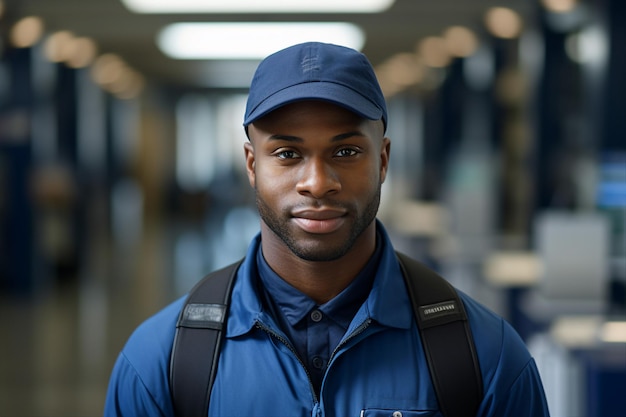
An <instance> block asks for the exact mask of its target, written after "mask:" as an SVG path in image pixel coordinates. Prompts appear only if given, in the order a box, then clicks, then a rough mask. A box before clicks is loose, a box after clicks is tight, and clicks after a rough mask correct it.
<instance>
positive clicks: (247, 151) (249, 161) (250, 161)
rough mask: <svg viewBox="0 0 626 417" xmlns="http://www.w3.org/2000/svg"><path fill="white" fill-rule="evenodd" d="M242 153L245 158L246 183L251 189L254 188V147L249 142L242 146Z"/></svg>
mask: <svg viewBox="0 0 626 417" xmlns="http://www.w3.org/2000/svg"><path fill="white" fill-rule="evenodd" d="M243 151H244V155H245V158H246V173H247V174H248V182H249V183H250V186H251V187H252V188H256V172H255V165H256V162H255V159H254V146H253V145H252V143H250V142H245V143H244V144H243Z"/></svg>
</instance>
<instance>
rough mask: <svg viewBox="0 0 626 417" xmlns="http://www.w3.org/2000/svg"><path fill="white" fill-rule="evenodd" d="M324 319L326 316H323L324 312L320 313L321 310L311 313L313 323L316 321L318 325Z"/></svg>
mask: <svg viewBox="0 0 626 417" xmlns="http://www.w3.org/2000/svg"><path fill="white" fill-rule="evenodd" d="M323 317H324V316H323V314H322V312H321V311H319V310H313V311H312V312H311V320H313V321H314V322H316V323H318V322H320V321H322V318H323Z"/></svg>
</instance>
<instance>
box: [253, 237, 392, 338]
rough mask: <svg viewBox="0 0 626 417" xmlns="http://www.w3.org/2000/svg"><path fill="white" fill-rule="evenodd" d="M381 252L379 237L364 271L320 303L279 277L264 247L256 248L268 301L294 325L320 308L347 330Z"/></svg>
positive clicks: (374, 270)
mask: <svg viewBox="0 0 626 417" xmlns="http://www.w3.org/2000/svg"><path fill="white" fill-rule="evenodd" d="M381 252H382V250H381V244H380V239H379V238H377V239H376V249H375V251H374V255H373V256H372V257H371V258H370V259H369V261H368V262H367V264H366V265H365V267H364V268H363V269H362V270H361V272H359V274H358V275H357V276H356V278H355V279H354V280H353V281H352V282H351V283H350V285H348V287H346V288H345V289H344V290H343V291H342V292H341V293H339V294H338V295H337V296H336V297H334V298H333V299H332V300H330V301H328V302H326V303H325V304H323V305H321V306H318V305H317V304H316V303H315V301H314V300H312V299H311V298H310V297H309V296H307V295H306V294H304V293H302V292H301V291H300V290H298V289H296V288H295V287H293V286H292V285H291V284H289V283H288V282H287V281H285V280H284V279H282V278H281V277H280V276H278V274H276V273H275V272H274V271H273V270H272V268H271V267H270V266H269V265H268V264H267V261H266V260H265V258H264V256H263V253H262V250H261V246H259V249H258V251H257V256H256V262H257V267H258V271H259V276H260V278H261V282H262V283H263V287H264V288H265V293H266V297H265V298H266V300H267V302H268V304H273V306H274V307H276V308H278V309H280V311H281V313H282V314H283V316H284V317H285V319H286V320H287V321H288V322H289V324H290V325H291V326H295V325H297V324H298V323H299V322H300V321H301V320H303V319H305V317H306V316H307V315H308V314H309V313H310V312H311V310H313V309H314V308H319V309H320V310H321V311H322V312H323V313H324V314H325V315H326V316H327V317H329V318H330V319H331V320H333V321H335V322H336V323H337V324H339V325H340V326H342V327H343V328H345V329H347V328H348V326H349V325H350V322H351V321H352V318H353V317H354V315H355V314H356V312H357V311H358V309H359V307H360V306H361V305H362V304H363V302H364V301H365V300H366V299H367V296H368V294H369V292H370V290H371V288H372V282H373V281H374V276H375V273H376V268H377V266H378V262H379V260H380V257H381ZM270 310H272V308H271V306H270Z"/></svg>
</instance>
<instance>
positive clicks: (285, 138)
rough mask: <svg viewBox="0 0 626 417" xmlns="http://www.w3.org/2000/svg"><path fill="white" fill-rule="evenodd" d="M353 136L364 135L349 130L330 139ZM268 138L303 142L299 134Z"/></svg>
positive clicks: (336, 139)
mask: <svg viewBox="0 0 626 417" xmlns="http://www.w3.org/2000/svg"><path fill="white" fill-rule="evenodd" d="M354 136H364V135H363V132H360V131H358V130H353V131H350V132H346V133H341V134H339V135H337V136H334V137H333V138H332V139H331V142H338V141H342V140H346V139H349V138H351V137H354ZM269 140H284V141H287V142H298V143H300V142H304V139H302V138H301V137H299V136H291V135H281V134H275V135H272V136H270V137H269Z"/></svg>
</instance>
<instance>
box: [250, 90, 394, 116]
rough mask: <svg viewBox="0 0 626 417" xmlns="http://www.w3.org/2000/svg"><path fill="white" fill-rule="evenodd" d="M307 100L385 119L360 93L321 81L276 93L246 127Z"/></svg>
mask: <svg viewBox="0 0 626 417" xmlns="http://www.w3.org/2000/svg"><path fill="white" fill-rule="evenodd" d="M306 100H322V101H328V102H331V103H334V104H337V105H338V106H341V107H344V108H346V109H348V110H350V111H352V112H354V113H356V114H358V115H359V116H361V117H363V118H365V119H369V120H379V119H381V118H382V117H383V110H382V109H381V108H379V107H378V106H376V105H375V104H374V103H372V102H371V101H370V100H368V99H367V98H365V97H364V96H362V95H361V94H359V93H358V92H356V91H354V90H352V89H350V88H348V87H345V86H343V85H341V84H336V83H329V82H324V81H320V82H309V83H303V84H296V85H293V86H291V87H288V88H285V89H283V90H280V91H278V92H276V93H275V94H273V95H271V96H270V97H268V98H267V99H265V100H264V101H263V102H262V103H261V104H259V105H258V106H257V107H256V108H255V109H254V110H252V111H251V112H250V114H248V115H247V117H246V119H245V120H244V126H248V125H249V124H250V123H253V122H254V121H255V120H257V119H259V118H261V117H263V116H265V115H266V114H268V113H270V112H272V111H274V110H276V109H278V108H279V107H282V106H284V105H287V104H289V103H295V102H297V101H306Z"/></svg>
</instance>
